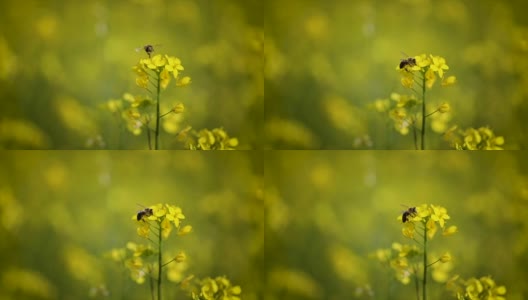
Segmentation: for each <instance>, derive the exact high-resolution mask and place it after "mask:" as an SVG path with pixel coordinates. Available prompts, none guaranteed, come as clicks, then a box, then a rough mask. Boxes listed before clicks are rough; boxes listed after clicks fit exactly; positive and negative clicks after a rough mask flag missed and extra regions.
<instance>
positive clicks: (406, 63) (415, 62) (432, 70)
mask: <svg viewBox="0 0 528 300" xmlns="http://www.w3.org/2000/svg"><path fill="white" fill-rule="evenodd" d="M397 70H399V71H400V73H401V74H402V78H401V83H402V85H403V86H404V87H406V88H413V86H414V83H415V79H414V74H415V72H419V73H420V74H421V75H422V76H423V79H424V81H425V85H426V86H427V88H432V87H433V85H434V83H435V82H436V79H437V76H438V77H440V78H442V79H444V72H446V71H447V70H449V66H448V65H447V63H446V60H445V58H443V57H441V56H435V55H432V54H430V55H426V54H421V55H418V56H415V57H412V58H408V59H405V60H403V61H402V62H401V63H400V64H399V65H398V67H397ZM455 83H456V77H455V76H449V77H447V78H445V79H444V80H443V81H442V86H450V85H453V84H455Z"/></svg>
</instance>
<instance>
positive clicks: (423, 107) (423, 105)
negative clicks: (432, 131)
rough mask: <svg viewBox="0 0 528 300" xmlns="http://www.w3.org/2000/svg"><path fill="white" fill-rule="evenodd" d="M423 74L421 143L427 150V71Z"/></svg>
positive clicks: (423, 148)
mask: <svg viewBox="0 0 528 300" xmlns="http://www.w3.org/2000/svg"><path fill="white" fill-rule="evenodd" d="M422 76H423V78H422V141H421V144H420V145H421V148H422V150H425V119H426V118H427V115H426V113H425V112H426V107H425V72H422Z"/></svg>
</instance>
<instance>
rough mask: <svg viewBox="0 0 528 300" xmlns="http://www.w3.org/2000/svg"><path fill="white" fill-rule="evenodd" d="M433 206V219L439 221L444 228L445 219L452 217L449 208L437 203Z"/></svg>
mask: <svg viewBox="0 0 528 300" xmlns="http://www.w3.org/2000/svg"><path fill="white" fill-rule="evenodd" d="M431 208H432V210H433V213H432V214H431V220H433V221H436V222H438V224H440V227H442V228H444V224H445V221H444V220H448V219H450V217H449V215H448V214H447V210H446V209H445V208H444V207H441V206H435V205H431Z"/></svg>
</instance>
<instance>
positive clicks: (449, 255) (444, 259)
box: [440, 252, 452, 263]
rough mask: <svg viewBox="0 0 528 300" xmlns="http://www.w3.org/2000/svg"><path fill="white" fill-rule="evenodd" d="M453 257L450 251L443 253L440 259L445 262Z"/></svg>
mask: <svg viewBox="0 0 528 300" xmlns="http://www.w3.org/2000/svg"><path fill="white" fill-rule="evenodd" d="M451 259H452V258H451V254H449V252H446V253H444V255H442V256H441V257H440V261H441V262H443V263H446V262H448V261H451Z"/></svg>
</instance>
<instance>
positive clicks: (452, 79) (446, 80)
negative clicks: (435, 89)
mask: <svg viewBox="0 0 528 300" xmlns="http://www.w3.org/2000/svg"><path fill="white" fill-rule="evenodd" d="M456 81H457V78H456V77H455V76H449V77H447V78H444V80H442V86H451V85H454V84H455V83H456Z"/></svg>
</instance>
